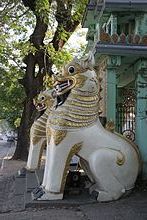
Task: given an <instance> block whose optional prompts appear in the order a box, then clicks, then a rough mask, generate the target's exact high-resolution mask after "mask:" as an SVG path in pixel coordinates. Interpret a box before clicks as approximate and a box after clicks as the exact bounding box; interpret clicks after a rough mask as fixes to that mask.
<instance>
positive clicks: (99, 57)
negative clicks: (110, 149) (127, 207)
mask: <svg viewBox="0 0 147 220" xmlns="http://www.w3.org/2000/svg"><path fill="white" fill-rule="evenodd" d="M82 25H83V27H85V28H88V33H87V41H88V46H87V51H89V50H93V51H94V52H95V59H96V70H97V74H98V78H99V83H100V86H99V88H98V90H99V94H100V97H101V98H100V113H101V114H100V116H101V117H102V118H106V120H107V121H110V120H112V121H113V122H114V123H115V130H116V131H118V132H119V133H122V134H123V135H125V136H127V137H128V138H130V139H131V140H133V141H134V142H135V143H136V144H137V145H138V147H139V149H140V152H141V155H142V160H143V178H144V179H147V0H91V1H89V3H88V5H87V8H86V10H85V14H84V18H83V24H82Z"/></svg>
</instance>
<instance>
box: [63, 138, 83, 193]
mask: <svg viewBox="0 0 147 220" xmlns="http://www.w3.org/2000/svg"><path fill="white" fill-rule="evenodd" d="M82 145H83V142H80V143H77V144H75V145H74V146H73V147H72V148H71V150H70V152H69V154H68V157H67V159H66V163H65V168H64V172H63V177H62V182H61V189H60V192H61V193H63V191H64V187H65V183H66V177H67V174H68V171H69V167H70V161H71V159H72V157H73V156H74V155H75V154H77V153H78V152H79V151H80V150H81V148H82Z"/></svg>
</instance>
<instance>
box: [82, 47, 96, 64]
mask: <svg viewBox="0 0 147 220" xmlns="http://www.w3.org/2000/svg"><path fill="white" fill-rule="evenodd" d="M81 61H82V62H81V63H82V66H83V68H88V67H89V68H93V67H94V66H95V59H94V54H93V53H92V51H89V53H88V54H87V56H85V57H84V58H83V59H82V60H81Z"/></svg>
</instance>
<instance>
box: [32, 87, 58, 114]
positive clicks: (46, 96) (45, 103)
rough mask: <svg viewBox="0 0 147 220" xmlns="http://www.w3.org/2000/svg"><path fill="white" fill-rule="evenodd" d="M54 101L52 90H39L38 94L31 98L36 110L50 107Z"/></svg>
mask: <svg viewBox="0 0 147 220" xmlns="http://www.w3.org/2000/svg"><path fill="white" fill-rule="evenodd" d="M53 102H54V95H53V90H49V89H47V90H44V91H41V92H40V93H39V94H38V96H37V97H36V98H35V99H33V103H34V105H35V107H36V109H37V110H38V111H43V110H45V109H46V108H51V107H52V106H53Z"/></svg>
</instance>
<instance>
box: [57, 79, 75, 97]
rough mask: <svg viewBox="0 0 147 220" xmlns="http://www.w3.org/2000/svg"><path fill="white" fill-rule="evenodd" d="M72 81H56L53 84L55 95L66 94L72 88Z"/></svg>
mask: <svg viewBox="0 0 147 220" xmlns="http://www.w3.org/2000/svg"><path fill="white" fill-rule="evenodd" d="M72 84H73V81H72V80H70V79H68V80H65V81H62V82H61V81H57V82H56V83H55V86H54V88H55V91H56V94H57V95H63V94H64V93H66V92H67V91H69V90H70V89H71V87H72Z"/></svg>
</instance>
